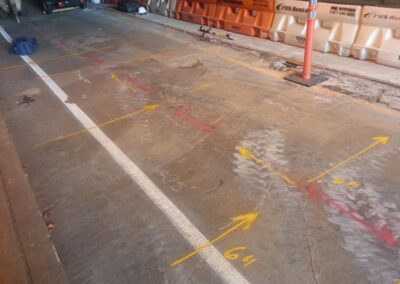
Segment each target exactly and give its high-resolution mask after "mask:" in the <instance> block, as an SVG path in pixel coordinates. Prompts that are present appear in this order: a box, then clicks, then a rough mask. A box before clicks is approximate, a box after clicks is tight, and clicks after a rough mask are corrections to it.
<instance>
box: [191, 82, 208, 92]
mask: <svg viewBox="0 0 400 284" xmlns="http://www.w3.org/2000/svg"><path fill="white" fill-rule="evenodd" d="M208 87H209V86H208V84H204V85H201V86H199V87H197V88H194V89H192V90H190V91H189V93H195V92H197V91H200V90H202V89H206V88H208Z"/></svg>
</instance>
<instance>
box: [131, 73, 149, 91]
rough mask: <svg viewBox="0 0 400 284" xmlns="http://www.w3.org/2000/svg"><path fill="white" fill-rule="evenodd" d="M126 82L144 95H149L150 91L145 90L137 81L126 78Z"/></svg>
mask: <svg viewBox="0 0 400 284" xmlns="http://www.w3.org/2000/svg"><path fill="white" fill-rule="evenodd" d="M126 80H127V81H129V82H131V84H132V85H133V86H135V87H136V88H137V89H139V90H141V91H143V92H145V93H150V89H148V88H146V87H145V86H143V85H142V84H140V83H139V82H138V81H136V80H135V79H134V78H132V77H126Z"/></svg>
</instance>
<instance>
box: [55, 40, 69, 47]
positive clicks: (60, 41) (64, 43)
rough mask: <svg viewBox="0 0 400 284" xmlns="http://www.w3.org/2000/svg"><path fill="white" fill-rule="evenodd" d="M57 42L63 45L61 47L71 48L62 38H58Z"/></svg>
mask: <svg viewBox="0 0 400 284" xmlns="http://www.w3.org/2000/svg"><path fill="white" fill-rule="evenodd" d="M58 44H59V45H61V46H63V47H66V48H69V49H71V45H69V44H68V43H66V42H65V41H64V40H62V39H60V40H59V41H58Z"/></svg>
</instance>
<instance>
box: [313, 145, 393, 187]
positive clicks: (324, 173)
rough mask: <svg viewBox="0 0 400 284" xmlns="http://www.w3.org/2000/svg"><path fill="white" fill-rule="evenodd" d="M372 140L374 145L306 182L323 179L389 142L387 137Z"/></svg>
mask: <svg viewBox="0 0 400 284" xmlns="http://www.w3.org/2000/svg"><path fill="white" fill-rule="evenodd" d="M372 139H374V140H376V141H375V142H374V143H372V144H371V145H369V146H368V147H366V148H364V149H363V150H361V151H360V152H358V153H357V154H355V155H353V156H351V157H350V158H348V159H346V160H344V161H343V162H341V163H339V164H337V165H336V166H334V167H332V168H330V169H329V170H326V171H325V172H323V173H322V174H320V175H318V176H316V177H314V178H312V179H309V180H308V181H307V182H313V181H315V180H317V179H319V178H321V177H323V176H324V175H326V174H328V173H330V172H331V171H333V170H335V169H337V168H339V167H341V166H343V165H344V164H346V163H348V162H350V161H351V160H353V159H354V158H356V157H358V156H360V155H361V154H363V153H365V152H367V151H368V150H369V149H371V148H373V147H375V146H376V145H378V144H386V143H387V141H388V140H389V137H374V138H372Z"/></svg>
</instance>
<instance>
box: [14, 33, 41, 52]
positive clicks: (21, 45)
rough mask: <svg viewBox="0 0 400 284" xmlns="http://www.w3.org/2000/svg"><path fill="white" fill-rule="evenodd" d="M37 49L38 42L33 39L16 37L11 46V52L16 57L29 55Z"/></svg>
mask: <svg viewBox="0 0 400 284" xmlns="http://www.w3.org/2000/svg"><path fill="white" fill-rule="evenodd" d="M37 47H38V42H37V40H36V38H34V37H18V38H16V39H15V40H13V41H12V44H11V50H12V52H13V53H15V54H17V55H31V54H33V53H34V52H35V51H36V48H37Z"/></svg>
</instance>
